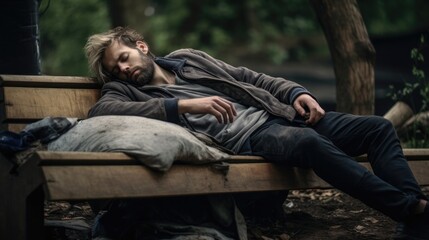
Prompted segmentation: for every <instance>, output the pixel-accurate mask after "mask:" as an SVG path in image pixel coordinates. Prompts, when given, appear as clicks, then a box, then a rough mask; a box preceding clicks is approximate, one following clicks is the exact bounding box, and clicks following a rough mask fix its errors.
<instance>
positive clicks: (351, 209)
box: [45, 188, 429, 240]
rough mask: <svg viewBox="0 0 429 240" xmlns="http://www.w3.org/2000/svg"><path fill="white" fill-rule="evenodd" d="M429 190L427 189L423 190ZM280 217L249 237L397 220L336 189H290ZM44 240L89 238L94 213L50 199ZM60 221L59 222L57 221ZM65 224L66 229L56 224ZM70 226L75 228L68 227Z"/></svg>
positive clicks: (337, 235) (260, 223)
mask: <svg viewBox="0 0 429 240" xmlns="http://www.w3.org/2000/svg"><path fill="white" fill-rule="evenodd" d="M424 191H425V193H426V194H428V193H429V188H425V189H424ZM283 209H284V213H285V214H284V215H282V217H279V218H269V219H267V218H248V219H247V227H248V234H249V236H248V237H249V240H270V239H273V240H289V239H290V240H304V239H312V240H325V239H326V240H328V239H329V240H340V239H341V240H348V239H350V240H351V239H353V240H354V239H370V240H376V239H383V240H385V239H391V238H392V236H393V233H394V230H395V226H396V223H395V222H394V221H392V220H391V219H389V218H387V217H385V216H383V215H382V214H380V213H379V212H376V211H374V210H372V209H370V208H368V207H367V206H365V205H364V204H362V203H360V202H359V201H357V200H355V199H353V198H351V197H349V196H347V195H345V194H343V193H341V192H339V191H336V190H332V189H329V190H305V191H290V193H289V196H288V198H287V200H286V201H285V203H284V204H283ZM45 217H46V219H48V220H52V221H49V222H47V224H48V225H50V226H51V227H48V228H47V229H48V234H47V239H51V240H65V239H67V240H72V239H73V240H76V239H82V240H86V239H90V238H89V226H90V225H91V224H92V221H93V218H94V214H93V213H92V211H91V209H90V207H89V205H88V204H87V203H76V204H70V203H68V202H49V203H47V204H46V206H45ZM56 220H61V221H56ZM64 222H65V223H68V224H67V226H68V228H63V227H59V225H62V223H64ZM70 226H72V228H74V229H76V230H73V229H70Z"/></svg>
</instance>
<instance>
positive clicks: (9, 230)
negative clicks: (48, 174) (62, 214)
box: [0, 157, 44, 240]
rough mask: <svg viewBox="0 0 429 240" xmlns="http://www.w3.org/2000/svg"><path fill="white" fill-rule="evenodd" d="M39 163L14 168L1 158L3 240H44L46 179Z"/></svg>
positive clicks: (1, 229) (0, 181)
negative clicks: (44, 191)
mask: <svg viewBox="0 0 429 240" xmlns="http://www.w3.org/2000/svg"><path fill="white" fill-rule="evenodd" d="M37 164H38V163H37V162H31V161H29V162H28V164H27V163H25V164H24V166H22V167H20V168H19V169H17V171H16V172H14V171H11V169H13V166H12V165H11V164H10V163H9V162H8V160H7V159H4V158H1V157H0V239H8V240H15V239H17V240H28V239H35V240H38V239H41V240H42V239H44V236H43V217H44V216H43V202H44V193H43V185H42V183H43V176H42V172H41V170H40V168H39V167H38V166H37Z"/></svg>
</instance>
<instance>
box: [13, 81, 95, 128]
mask: <svg viewBox="0 0 429 240" xmlns="http://www.w3.org/2000/svg"><path fill="white" fill-rule="evenodd" d="M4 94H5V105H6V106H5V111H6V118H7V120H8V121H13V120H17V119H19V120H22V119H42V118H44V117H47V116H54V117H77V118H86V115H87V112H88V110H89V108H90V107H91V106H93V105H94V104H95V102H96V101H97V100H98V99H99V96H100V92H99V90H97V89H66V88H64V89H53V88H22V87H5V88H4Z"/></svg>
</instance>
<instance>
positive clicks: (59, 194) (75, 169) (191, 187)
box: [42, 163, 328, 200]
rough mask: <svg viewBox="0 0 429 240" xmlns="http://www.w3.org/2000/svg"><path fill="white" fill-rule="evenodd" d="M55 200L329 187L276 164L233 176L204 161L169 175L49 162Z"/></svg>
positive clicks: (233, 170)
mask: <svg viewBox="0 0 429 240" xmlns="http://www.w3.org/2000/svg"><path fill="white" fill-rule="evenodd" d="M42 169H43V172H44V173H45V177H46V181H47V195H48V199H50V200H66V199H68V200H87V199H109V198H136V197H162V196H179V195H199V194H215V193H234V192H252V191H273V190H282V189H299V188H308V187H320V188H326V187H328V185H327V184H326V183H324V182H323V181H322V180H320V178H318V177H316V176H315V175H314V174H313V173H312V171H310V170H304V169H294V168H286V167H281V166H274V165H273V164H270V163H247V164H231V165H230V168H229V171H228V174H227V176H224V175H223V173H222V172H220V171H217V170H214V169H212V168H211V167H209V166H207V165H204V166H201V165H174V166H173V167H172V168H171V169H170V170H169V171H168V172H167V173H161V172H156V171H153V170H150V169H148V168H146V167H144V166H66V167H58V166H43V167H42Z"/></svg>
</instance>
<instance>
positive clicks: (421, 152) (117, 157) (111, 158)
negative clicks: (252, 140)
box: [36, 148, 429, 165]
mask: <svg viewBox="0 0 429 240" xmlns="http://www.w3.org/2000/svg"><path fill="white" fill-rule="evenodd" d="M36 154H37V158H38V159H40V160H41V162H40V164H41V165H118V164H119V165H120V164H140V163H139V162H138V161H136V160H135V159H133V158H132V157H130V156H128V155H126V154H124V153H121V152H49V151H38V152H37V153H36ZM404 154H405V157H406V158H407V159H408V160H409V161H410V160H413V161H416V160H427V161H429V149H411V148H410V149H404ZM357 160H358V161H360V162H365V161H367V158H366V156H365V155H364V156H360V157H358V158H357ZM226 161H228V162H230V163H254V162H255V163H257V162H265V160H264V159H263V158H262V157H258V156H248V155H232V156H230V158H229V159H228V160H226Z"/></svg>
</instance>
